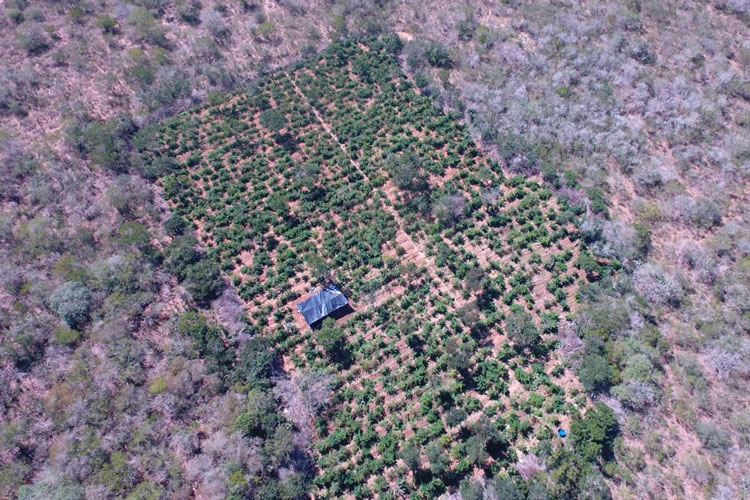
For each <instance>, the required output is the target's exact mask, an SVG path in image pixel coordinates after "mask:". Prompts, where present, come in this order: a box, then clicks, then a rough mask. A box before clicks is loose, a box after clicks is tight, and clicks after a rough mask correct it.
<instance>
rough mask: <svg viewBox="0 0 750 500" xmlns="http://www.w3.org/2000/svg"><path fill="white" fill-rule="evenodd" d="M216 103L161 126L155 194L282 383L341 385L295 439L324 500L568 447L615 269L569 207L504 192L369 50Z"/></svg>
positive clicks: (518, 187) (526, 183)
mask: <svg viewBox="0 0 750 500" xmlns="http://www.w3.org/2000/svg"><path fill="white" fill-rule="evenodd" d="M209 101H210V103H209V104H205V105H203V106H201V107H199V108H196V109H193V110H190V111H187V112H183V113H181V114H179V115H177V116H176V117H173V118H170V119H168V120H166V121H165V122H163V123H162V124H161V126H160V129H159V131H160V132H159V136H158V140H157V141H156V142H155V143H156V147H154V148H153V151H152V153H153V154H154V155H159V156H169V157H172V158H174V160H175V164H176V167H175V168H174V170H173V171H172V172H171V173H169V174H168V175H165V176H163V177H162V178H161V179H160V181H159V183H160V185H161V187H162V188H163V191H164V193H165V195H166V198H167V199H168V201H169V203H170V204H171V208H172V210H173V212H174V213H176V214H178V215H180V216H182V217H184V218H185V219H187V220H189V221H190V222H191V223H192V225H193V226H194V228H195V232H196V234H197V236H198V239H199V241H200V243H201V244H202V245H203V246H204V247H205V248H206V249H207V251H208V253H209V255H210V256H211V258H213V259H215V260H216V261H217V262H218V264H219V266H220V268H221V269H222V271H223V273H224V275H225V277H226V279H227V280H228V281H229V282H231V283H232V284H233V285H234V287H235V288H236V290H237V292H238V294H239V296H240V297H241V299H242V300H243V301H244V303H245V305H246V307H247V310H248V316H249V318H248V319H249V323H250V325H251V329H252V331H253V332H254V335H256V336H261V337H264V338H266V339H268V340H269V341H270V342H271V343H272V344H273V345H274V346H275V347H276V352H277V353H278V354H279V356H280V359H279V360H278V365H279V370H283V371H284V372H286V373H288V374H289V375H291V376H294V375H295V374H299V373H309V372H325V373H328V374H331V375H333V376H334V379H335V381H336V383H335V389H334V392H333V397H332V400H331V401H330V402H329V403H328V404H327V405H326V406H325V407H323V408H321V409H320V411H319V412H318V414H317V415H315V416H314V417H313V418H311V419H310V420H309V421H307V422H299V421H297V422H293V425H295V426H296V427H300V426H305V425H306V426H308V429H307V432H309V433H310V434H311V435H312V436H313V439H312V448H313V455H314V457H315V461H316V463H315V471H314V474H315V479H314V480H313V485H314V487H313V490H312V494H313V496H314V497H316V498H371V497H379V498H393V497H394V495H395V494H394V491H396V492H403V494H404V498H406V497H408V496H409V495H411V494H412V493H416V494H417V495H418V496H419V497H420V498H434V497H437V496H439V495H440V494H441V493H443V492H444V491H446V489H451V488H455V487H456V486H457V485H458V484H459V482H460V481H461V480H462V479H463V478H465V477H467V476H470V475H477V474H483V475H485V476H497V475H499V474H502V473H503V471H505V470H507V469H508V468H509V467H510V465H511V464H515V463H516V462H517V461H518V460H519V459H520V458H522V457H523V455H524V451H525V450H527V449H528V447H530V446H532V445H534V444H536V443H538V442H539V441H540V440H553V439H558V438H557V430H558V429H559V428H567V427H568V426H569V425H570V421H571V415H573V414H575V413H576V412H577V410H576V409H580V408H582V407H583V406H585V404H586V398H585V397H584V396H583V394H582V391H581V389H580V388H579V386H578V382H577V381H576V379H575V377H573V376H572V374H571V373H570V370H569V369H568V368H567V367H566V364H565V361H564V359H562V358H561V357H560V354H559V352H558V351H557V350H556V347H557V346H558V345H560V343H561V342H562V340H561V339H563V337H564V332H563V333H561V330H564V328H565V324H566V322H565V318H566V315H567V314H570V313H571V312H573V311H574V310H575V308H576V303H577V301H576V293H577V290H578V287H579V285H580V284H581V283H583V282H585V281H587V280H591V279H596V278H597V277H598V276H599V275H600V274H602V273H606V272H607V263H604V262H598V261H597V260H596V259H594V258H593V256H592V255H591V254H590V253H588V252H587V251H585V250H583V249H582V247H581V244H580V243H581V242H580V240H579V234H578V232H577V230H576V229H575V227H574V225H573V223H572V220H573V217H574V215H575V214H574V213H573V209H572V208H571V207H569V206H568V205H567V204H566V203H565V201H563V200H558V199H557V198H556V197H555V196H554V195H553V194H552V192H551V190H550V189H548V187H547V186H545V184H544V182H543V181H542V180H540V179H536V178H524V177H520V176H507V175H504V173H503V171H502V170H501V168H500V167H499V166H498V165H497V164H496V163H495V162H493V161H491V160H490V159H489V158H488V157H487V156H485V155H484V154H483V153H482V151H480V149H479V148H478V146H477V145H476V144H475V143H474V141H473V140H472V138H471V135H470V133H469V131H468V130H467V128H466V127H465V126H464V124H463V122H462V119H461V116H460V115H459V114H457V113H455V112H446V111H443V110H441V109H439V108H438V107H436V106H435V105H434V104H433V103H432V101H431V99H430V98H429V97H427V96H423V95H420V93H419V92H418V91H417V90H416V89H415V87H414V86H413V85H412V84H411V82H410V81H409V80H408V79H407V78H406V76H405V75H404V74H403V73H402V71H401V70H400V68H399V66H398V64H397V61H396V59H395V58H394V57H393V56H392V55H391V54H390V53H389V52H388V51H387V50H386V48H385V47H384V46H383V45H382V43H381V42H378V41H373V40H359V41H347V42H341V43H334V44H332V45H331V46H330V47H329V48H328V49H327V50H325V51H324V52H323V53H321V54H319V55H318V56H315V57H313V58H311V59H308V60H305V61H303V62H301V63H298V64H297V65H295V66H292V67H287V68H284V69H280V70H278V71H276V72H274V73H272V74H270V75H268V76H266V77H264V78H262V79H261V80H259V81H258V82H257V83H256V84H255V85H254V86H253V87H252V88H251V89H249V90H247V91H245V92H242V93H236V94H231V95H226V96H220V97H215V98H213V99H209ZM329 283H334V284H336V285H337V286H338V287H339V288H340V289H341V290H342V291H343V292H344V293H345V294H346V295H347V297H348V299H349V301H350V304H351V308H352V311H350V312H349V314H347V315H345V316H344V317H341V318H338V319H335V320H334V319H326V320H325V321H323V323H322V325H320V326H319V327H318V328H316V329H310V328H309V327H308V325H307V324H306V323H305V321H304V319H303V318H302V316H301V315H300V314H299V312H298V311H297V307H296V306H297V304H299V303H300V302H301V301H302V300H304V299H305V298H307V297H308V296H309V295H310V292H311V290H312V289H314V288H316V287H317V288H318V289H320V287H321V286H323V285H325V284H329ZM563 340H564V339H563ZM247 432H249V433H250V434H252V433H253V432H256V431H254V430H253V429H249V430H248V431H247Z"/></svg>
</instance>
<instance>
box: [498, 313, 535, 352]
mask: <svg viewBox="0 0 750 500" xmlns="http://www.w3.org/2000/svg"><path fill="white" fill-rule="evenodd" d="M505 332H506V333H507V334H508V337H509V338H510V339H511V340H512V341H513V342H515V344H516V346H517V347H518V348H520V349H524V348H527V347H534V346H535V345H537V344H538V343H539V340H540V339H541V335H540V334H539V329H538V328H537V327H536V324H534V319H533V318H532V317H531V314H529V313H527V312H526V311H523V310H515V311H512V312H511V313H510V314H508V317H507V318H506V320H505Z"/></svg>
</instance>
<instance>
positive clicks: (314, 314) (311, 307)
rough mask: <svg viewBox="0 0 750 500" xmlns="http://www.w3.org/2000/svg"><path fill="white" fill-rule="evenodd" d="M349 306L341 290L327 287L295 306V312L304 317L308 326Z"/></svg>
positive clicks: (332, 286)
mask: <svg viewBox="0 0 750 500" xmlns="http://www.w3.org/2000/svg"><path fill="white" fill-rule="evenodd" d="M347 304H349V301H348V300H347V299H346V297H345V296H344V294H343V293H341V290H339V289H338V288H336V287H335V286H334V285H328V286H326V287H325V288H323V289H322V290H321V291H319V292H318V293H316V294H315V295H313V296H312V297H310V298H309V299H307V300H304V301H302V302H300V303H299V304H297V310H298V311H299V312H300V313H301V314H302V316H304V318H305V321H307V324H308V325H312V324H313V323H315V322H317V321H320V320H321V319H323V318H325V317H326V316H328V315H329V314H331V313H332V312H334V311H336V310H338V309H341V308H342V307H345V306H346V305H347Z"/></svg>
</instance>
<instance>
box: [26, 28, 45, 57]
mask: <svg viewBox="0 0 750 500" xmlns="http://www.w3.org/2000/svg"><path fill="white" fill-rule="evenodd" d="M18 44H19V45H20V46H21V48H22V49H23V50H25V51H26V52H27V53H28V54H29V55H32V56H37V55H39V54H42V53H44V52H46V51H47V50H48V49H49V48H50V47H51V46H52V41H51V40H50V39H49V37H48V36H47V35H46V34H45V33H44V32H43V31H42V30H41V29H39V28H38V27H37V26H32V27H31V28H29V29H27V30H26V31H25V32H23V33H20V34H19V35H18Z"/></svg>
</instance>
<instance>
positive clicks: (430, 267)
mask: <svg viewBox="0 0 750 500" xmlns="http://www.w3.org/2000/svg"><path fill="white" fill-rule="evenodd" d="M291 81H292V87H293V88H294V91H295V92H296V93H297V95H298V96H299V97H300V99H302V101H303V102H304V104H305V105H307V106H309V107H310V109H311V110H312V112H313V113H314V114H315V118H316V119H317V120H318V122H319V123H320V126H321V127H323V129H324V130H325V131H326V132H327V133H328V135H330V136H331V138H332V139H333V140H334V142H335V143H336V144H337V145H338V147H339V149H341V151H342V152H343V153H344V154H345V155H346V157H347V158H348V160H349V163H351V164H352V165H353V166H354V168H356V169H357V172H359V174H360V175H361V176H362V177H363V178H364V179H367V178H368V176H367V175H366V174H365V173H364V172H363V171H362V169H361V168H360V165H359V162H358V161H357V160H355V159H354V158H352V156H351V154H350V153H349V151H347V149H346V147H345V146H344V144H343V143H342V142H341V140H340V139H339V137H338V136H337V135H336V133H335V132H334V131H333V129H332V128H331V126H330V125H329V124H328V122H326V121H325V119H324V118H323V116H322V115H321V114H320V112H319V111H318V110H317V109H316V108H315V106H313V105H312V103H311V102H310V100H309V99H308V98H307V96H306V95H305V94H304V93H303V92H302V90H300V88H299V87H298V86H297V82H296V81H295V77H294V76H292V77H291ZM383 192H385V194H386V196H387V197H388V201H389V202H390V205H387V204H384V206H383V208H384V209H385V210H386V211H387V212H388V213H389V214H390V215H391V216H392V217H393V218H394V219H395V221H396V223H397V224H398V227H399V230H398V241H399V242H400V243H401V246H402V247H403V248H404V249H405V250H407V254H409V253H412V252H410V250H411V251H414V250H416V255H417V256H418V260H419V261H420V262H424V265H425V268H426V269H427V272H428V273H429V275H430V278H431V279H432V281H433V282H434V283H435V284H439V285H447V287H448V288H449V289H450V293H449V294H448V295H450V297H451V298H452V299H453V300H454V301H458V302H461V300H460V296H461V294H460V292H459V291H458V290H455V289H454V287H453V286H452V285H451V284H450V283H445V280H443V279H442V278H440V277H439V276H437V274H436V273H435V269H437V266H436V265H435V262H434V260H433V259H432V258H431V257H429V256H428V255H426V254H425V253H424V251H422V249H421V246H420V245H418V244H417V243H416V242H415V241H414V239H413V238H412V237H411V236H409V234H407V232H406V231H405V230H404V228H405V227H406V225H405V223H404V220H403V219H402V218H401V215H399V213H398V211H397V210H396V209H395V208H394V205H395V204H396V203H398V200H397V198H396V189H395V186H393V185H392V184H391V182H390V180H389V181H387V182H386V184H385V186H384V188H383ZM440 289H444V286H440ZM455 305H459V304H455Z"/></svg>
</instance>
